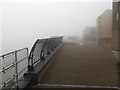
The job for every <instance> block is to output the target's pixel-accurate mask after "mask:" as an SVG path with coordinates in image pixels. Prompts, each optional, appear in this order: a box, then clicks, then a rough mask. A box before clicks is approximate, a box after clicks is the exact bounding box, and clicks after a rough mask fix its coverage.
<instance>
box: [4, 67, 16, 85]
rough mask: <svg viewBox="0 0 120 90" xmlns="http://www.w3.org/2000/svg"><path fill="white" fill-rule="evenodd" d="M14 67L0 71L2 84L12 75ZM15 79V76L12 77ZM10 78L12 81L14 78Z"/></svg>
mask: <svg viewBox="0 0 120 90" xmlns="http://www.w3.org/2000/svg"><path fill="white" fill-rule="evenodd" d="M15 72H16V71H15V67H11V68H9V69H8V70H6V71H5V72H3V73H2V84H3V85H4V83H6V82H7V81H8V80H9V79H11V78H12V77H14V75H15V74H16V73H15ZM14 79H15V78H14ZM14 79H12V81H13V80H14Z"/></svg>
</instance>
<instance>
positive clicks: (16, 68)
mask: <svg viewBox="0 0 120 90" xmlns="http://www.w3.org/2000/svg"><path fill="white" fill-rule="evenodd" d="M15 71H16V75H15V79H16V84H17V89H18V66H17V51H15Z"/></svg>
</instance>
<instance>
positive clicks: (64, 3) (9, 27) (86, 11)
mask: <svg viewBox="0 0 120 90" xmlns="http://www.w3.org/2000/svg"><path fill="white" fill-rule="evenodd" d="M106 9H111V2H110V0H106V2H101V1H100V0H99V2H97V0H96V2H95V1H90V0H89V2H88V1H86V2H85V1H84V2H83V1H81V0H57V1H55V0H54V1H52V0H51V1H48V0H45V1H44V0H1V1H0V30H1V31H0V47H1V48H0V49H1V50H0V51H2V53H0V55H1V54H5V53H8V52H10V51H14V50H16V49H20V48H23V47H28V48H29V49H31V47H32V45H33V44H34V42H35V41H36V39H38V38H46V37H50V36H79V37H82V33H83V29H84V28H85V27H86V25H88V26H96V19H97V17H98V16H99V15H100V14H101V13H102V12H103V11H105V10H106Z"/></svg>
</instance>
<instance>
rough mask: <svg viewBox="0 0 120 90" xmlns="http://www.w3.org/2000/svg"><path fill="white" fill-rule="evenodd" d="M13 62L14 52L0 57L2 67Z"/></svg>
mask: <svg viewBox="0 0 120 90" xmlns="http://www.w3.org/2000/svg"><path fill="white" fill-rule="evenodd" d="M14 62H15V55H14V53H12V54H11V55H9V56H5V57H4V58H3V59H2V68H5V67H7V66H9V65H11V64H13V63H14Z"/></svg>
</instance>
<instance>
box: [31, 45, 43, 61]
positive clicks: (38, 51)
mask: <svg viewBox="0 0 120 90" xmlns="http://www.w3.org/2000/svg"><path fill="white" fill-rule="evenodd" d="M42 47H43V43H37V44H36V47H35V50H34V57H33V60H34V62H36V61H37V60H38V59H40V54H41V49H42Z"/></svg>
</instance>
